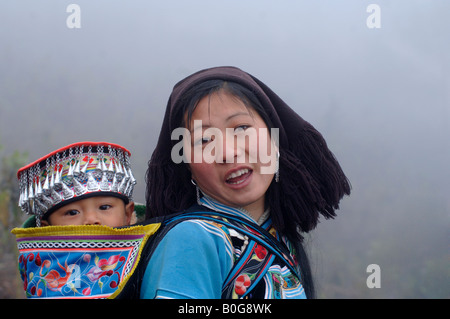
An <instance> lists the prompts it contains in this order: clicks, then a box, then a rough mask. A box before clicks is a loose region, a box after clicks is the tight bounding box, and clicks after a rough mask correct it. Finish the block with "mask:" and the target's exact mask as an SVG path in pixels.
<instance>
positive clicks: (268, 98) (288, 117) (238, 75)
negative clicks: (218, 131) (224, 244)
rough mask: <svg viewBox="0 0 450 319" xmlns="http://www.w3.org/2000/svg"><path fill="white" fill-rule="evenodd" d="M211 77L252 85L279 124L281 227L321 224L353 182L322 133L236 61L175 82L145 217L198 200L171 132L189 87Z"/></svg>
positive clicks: (274, 192)
mask: <svg viewBox="0 0 450 319" xmlns="http://www.w3.org/2000/svg"><path fill="white" fill-rule="evenodd" d="M209 80H223V81H226V82H234V83H237V84H239V85H241V86H243V87H245V88H247V89H249V90H250V91H251V92H253V94H254V95H255V96H256V97H257V99H258V100H259V102H260V104H261V105H262V107H263V108H264V110H265V112H266V113H267V115H268V117H269V119H270V121H271V126H272V127H276V128H279V150H280V182H279V183H275V182H272V184H271V186H270V187H269V190H268V194H267V195H268V196H267V197H270V198H271V199H269V201H268V203H267V204H268V205H269V206H270V208H271V216H272V219H273V221H274V224H275V226H276V227H277V229H278V230H279V231H281V232H285V233H291V234H292V233H293V232H296V231H297V229H298V227H300V229H301V230H302V231H303V232H307V231H310V230H311V229H313V228H314V227H315V226H316V225H317V222H318V219H319V214H322V215H323V216H324V217H326V218H331V217H334V216H335V209H338V208H339V206H338V204H339V201H340V199H341V198H342V197H343V196H344V195H345V194H347V195H348V194H350V183H349V181H348V180H347V178H346V177H345V175H344V173H343V171H342V169H341V167H340V165H339V163H338V162H337V160H336V159H335V157H334V155H333V154H332V153H331V151H330V150H329V149H328V147H327V144H326V142H325V140H324V139H323V137H322V135H321V134H320V133H319V132H318V131H317V130H316V129H315V128H314V127H313V126H312V125H311V124H309V123H308V122H306V121H305V120H303V119H302V118H301V117H300V116H299V115H298V114H297V113H296V112H294V111H293V110H292V109H291V108H290V107H289V106H288V105H287V104H286V103H285V102H284V101H283V100H281V99H280V98H279V97H278V96H277V95H276V94H275V93H274V92H273V91H272V90H271V89H270V88H268V87H267V86H266V85H265V84H264V83H262V82H261V81H259V80H258V79H256V78H255V77H253V76H252V75H250V74H248V73H246V72H244V71H242V70H240V69H238V68H235V67H216V68H210V69H206V70H202V71H199V72H196V73H194V74H192V75H190V76H188V77H187V78H185V79H184V80H182V81H180V82H178V83H177V84H176V85H175V87H174V89H173V91H172V94H171V96H170V98H169V101H168V104H167V109H166V113H165V116H164V121H163V125H162V129H161V133H160V136H159V140H158V143H157V146H156V149H155V151H154V153H153V155H152V158H151V160H150V162H149V167H148V171H147V198H146V199H147V210H148V211H147V217H151V216H160V215H167V214H170V213H174V212H177V211H181V210H183V209H186V208H188V207H189V206H190V205H192V204H193V203H194V202H195V200H196V195H195V188H194V187H193V185H192V184H191V176H190V173H189V171H188V170H187V169H186V167H185V165H186V164H183V163H182V164H175V163H174V162H173V161H172V160H171V150H172V147H173V146H174V144H175V143H176V142H177V141H173V140H171V133H172V131H173V130H174V129H176V128H178V127H179V126H180V125H181V123H182V121H183V116H184V114H183V113H184V112H185V107H184V106H183V105H184V104H185V103H186V100H185V94H186V92H188V91H189V90H190V89H192V88H193V87H195V86H196V85H198V84H201V83H203V82H205V81H209ZM268 126H269V125H268ZM269 129H270V127H269ZM266 200H267V199H266Z"/></svg>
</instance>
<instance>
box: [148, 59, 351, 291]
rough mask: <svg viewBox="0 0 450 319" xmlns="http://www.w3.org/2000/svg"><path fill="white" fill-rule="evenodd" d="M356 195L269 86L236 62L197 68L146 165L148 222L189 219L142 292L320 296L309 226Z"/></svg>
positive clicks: (180, 90) (176, 96)
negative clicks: (307, 244)
mask: <svg viewBox="0 0 450 319" xmlns="http://www.w3.org/2000/svg"><path fill="white" fill-rule="evenodd" d="M269 132H270V134H269ZM274 133H275V134H274ZM180 136H183V140H182V141H181V142H176V141H177V138H179V137H180ZM180 152H181V153H182V154H180ZM174 155H177V156H178V157H177V158H176V160H175V158H174ZM180 156H183V160H180ZM175 157H176V156H175ZM349 193H350V185H349V182H348V180H347V178H346V177H345V175H344V173H343V172H342V170H341V168H340V166H339V163H338V162H337V161H336V159H335V158H334V156H333V154H332V153H331V151H330V150H329V149H328V147H327V145H326V143H325V140H324V139H323V137H322V136H321V135H320V133H319V132H317V131H316V130H315V129H314V127H312V126H311V125H310V124H309V123H308V122H306V121H304V120H303V119H302V118H301V117H300V116H299V115H298V114H296V113H295V112H294V111H293V110H292V109H291V108H290V107H289V106H288V105H286V104H285V103H284V102H283V101H282V100H281V99H280V98H279V97H278V96H277V95H276V94H275V93H273V92H272V91H271V90H270V89H269V88H268V87H267V86H266V85H264V84H263V83H262V82H260V81H259V80H258V79H256V78H254V77H253V76H251V75H249V74H247V73H245V72H243V71H241V70H239V69H237V68H234V67H219V68H212V69H207V70H202V71H199V72H197V73H195V74H193V75H191V76H189V77H187V78H186V79H184V80H182V81H181V82H179V83H178V84H177V85H175V87H174V90H173V92H172V94H171V96H170V98H169V103H168V105H167V109H166V114H165V118H164V122H163V126H162V129H161V133H160V136H159V140H158V144H157V146H156V149H155V151H154V153H153V155H152V158H151V160H150V162H149V167H148V170H147V196H146V199H147V217H148V218H150V217H154V216H165V215H169V214H175V213H176V214H179V215H177V216H180V217H177V218H179V219H180V220H181V222H179V223H178V224H176V225H175V226H173V227H172V228H171V229H169V230H168V231H167V232H166V233H165V234H164V236H163V237H162V239H161V242H160V243H159V245H158V246H157V247H156V249H155V250H154V253H153V255H152V257H151V259H150V261H149V262H148V265H147V267H146V269H145V274H144V275H143V278H142V281H141V284H142V286H141V290H140V296H141V297H142V298H268V299H270V298H276V299H278V298H305V297H308V298H313V297H314V287H313V281H312V277H311V272H310V268H309V262H308V257H307V256H306V254H305V251H304V249H303V245H302V239H303V236H302V232H308V231H310V230H312V229H313V228H314V227H315V226H316V224H317V222H318V218H319V214H322V215H323V216H325V217H326V218H330V217H334V216H335V212H334V211H335V209H337V208H338V203H339V201H340V199H341V198H342V197H343V196H344V195H345V194H349ZM197 213H198V214H200V215H199V216H198V217H196V218H190V219H183V218H186V217H187V216H191V215H192V214H197Z"/></svg>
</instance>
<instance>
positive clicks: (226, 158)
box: [217, 134, 245, 163]
mask: <svg viewBox="0 0 450 319" xmlns="http://www.w3.org/2000/svg"><path fill="white" fill-rule="evenodd" d="M224 137H225V138H224V140H223V141H222V150H223V151H222V154H220V152H218V155H219V156H222V158H217V161H219V160H221V161H222V163H241V162H243V160H242V156H244V155H245V141H244V145H241V144H242V142H241V143H239V142H238V141H237V138H236V136H235V135H234V134H225V135H224ZM240 159H241V160H240ZM244 160H245V159H244Z"/></svg>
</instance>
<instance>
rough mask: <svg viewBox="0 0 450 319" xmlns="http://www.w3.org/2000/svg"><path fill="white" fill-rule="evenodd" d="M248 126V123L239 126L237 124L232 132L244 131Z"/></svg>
mask: <svg viewBox="0 0 450 319" xmlns="http://www.w3.org/2000/svg"><path fill="white" fill-rule="evenodd" d="M249 127H250V125H240V126H238V127H236V128H235V129H234V132H235V133H240V132H243V131H245V130H246V129H248V128H249Z"/></svg>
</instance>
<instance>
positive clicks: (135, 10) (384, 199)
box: [0, 0, 450, 298]
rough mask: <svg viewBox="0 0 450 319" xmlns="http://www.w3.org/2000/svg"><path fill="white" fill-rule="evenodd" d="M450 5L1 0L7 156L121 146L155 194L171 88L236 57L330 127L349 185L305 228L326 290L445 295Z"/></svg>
mask: <svg viewBox="0 0 450 319" xmlns="http://www.w3.org/2000/svg"><path fill="white" fill-rule="evenodd" d="M71 3H76V4H78V5H79V6H80V8H81V28H80V29H69V28H67V26H66V19H67V17H68V16H69V15H70V13H67V12H66V8H67V6H68V5H69V4H71ZM372 3H375V4H378V5H379V6H380V8H381V16H380V17H381V28H379V29H369V28H368V27H367V25H366V19H367V18H368V17H369V15H370V13H368V12H366V9H367V7H368V5H369V4H372ZM449 13H450V2H449V1H447V0H433V1H431V0H430V1H425V0H422V1H419V0H415V1H414V0H370V1H365V0H359V1H353V0H342V1H332V0H317V1H313V0H308V1H300V0H297V1H294V0H291V1H288V0H283V1H275V0H271V1H268V0H265V1H256V0H245V1H244V0H242V1H237V0H232V1H206V0H189V1H181V0H179V1H176V0H169V1H168V0H164V1H138V0H127V1H119V0H117V1H106V0H96V1H87V0H70V1H48V0H45V1H44V0H40V1H31V0H27V1H25V0H22V1H7V0H1V1H0V145H2V146H3V148H2V149H1V150H0V157H4V156H8V155H10V154H12V153H13V152H14V151H19V152H27V154H28V159H29V161H33V160H35V159H37V158H39V157H41V156H43V155H45V154H47V153H49V152H50V151H52V150H54V149H56V148H59V147H62V146H65V145H67V144H69V143H74V142H78V141H84V140H94V141H101V140H104V141H109V142H113V143H118V144H121V145H124V146H125V147H127V148H128V149H129V150H130V151H131V152H132V158H131V163H132V167H133V171H134V173H135V174H134V175H135V177H136V178H137V180H138V185H137V186H136V189H135V200H136V201H138V202H144V190H145V184H144V174H145V170H146V165H147V161H148V160H149V158H150V155H151V153H152V151H153V148H154V146H155V143H156V140H157V138H158V134H159V130H160V125H161V122H162V118H163V114H164V110H165V107H166V103H167V99H168V97H169V95H170V92H171V90H172V87H173V85H174V84H175V83H176V82H178V81H179V80H181V79H182V78H184V77H185V76H187V75H189V74H191V73H193V72H195V71H198V70H200V69H203V68H207V67H212V66H219V65H233V66H237V67H240V68H241V69H243V70H245V71H247V72H249V73H251V74H252V75H254V76H256V77H257V78H259V79H260V80H262V81H263V82H265V83H266V84H267V85H268V86H269V87H271V88H272V89H273V90H274V91H275V92H276V93H277V94H278V95H279V96H280V97H282V98H283V99H284V100H285V101H286V102H287V103H288V104H289V105H290V106H291V107H292V108H294V109H295V110H296V111H297V112H298V113H299V114H300V115H301V116H302V117H303V118H305V119H306V120H307V121H309V122H310V123H312V124H313V125H314V126H315V127H316V128H317V129H318V130H319V131H320V132H321V133H322V134H323V135H324V137H325V139H326V140H327V142H328V145H329V147H330V148H331V149H332V151H333V152H334V154H335V155H336V157H337V158H338V159H339V161H340V163H341V165H342V167H343V169H344V171H345V172H346V174H347V176H348V177H349V179H350V181H351V183H352V187H353V190H352V195H351V196H350V197H346V198H344V200H343V201H342V204H341V209H340V211H338V217H337V218H336V219H335V220H323V219H322V222H321V223H320V224H319V226H318V228H317V229H316V230H315V231H314V232H313V233H312V234H311V236H309V237H308V243H309V246H308V247H309V250H310V251H311V254H312V257H311V258H312V262H313V268H314V269H313V270H314V274H315V277H316V281H317V290H318V296H319V297H321V298H449V297H450V267H449V266H450V265H449V264H450V263H449V261H450V255H449V238H450V236H449V235H450V231H449V230H450V227H449V226H450V214H449V213H450V196H449V193H450V142H449V138H450V129H449V127H450V50H449V49H450V18H449ZM16 226H17V225H16ZM0 258H1V257H0ZM370 264H377V265H379V266H380V269H381V288H373V289H369V288H368V287H367V285H366V279H367V277H368V276H369V275H370V273H368V272H366V268H367V266H368V265H370ZM2 266H3V267H4V264H1V266H0V268H1V267H2ZM0 270H1V269H0Z"/></svg>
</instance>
